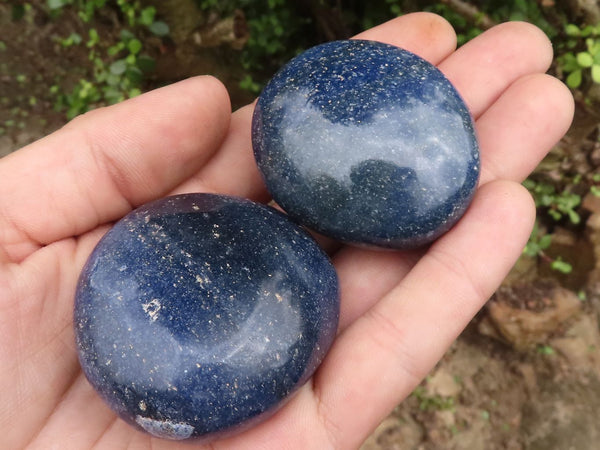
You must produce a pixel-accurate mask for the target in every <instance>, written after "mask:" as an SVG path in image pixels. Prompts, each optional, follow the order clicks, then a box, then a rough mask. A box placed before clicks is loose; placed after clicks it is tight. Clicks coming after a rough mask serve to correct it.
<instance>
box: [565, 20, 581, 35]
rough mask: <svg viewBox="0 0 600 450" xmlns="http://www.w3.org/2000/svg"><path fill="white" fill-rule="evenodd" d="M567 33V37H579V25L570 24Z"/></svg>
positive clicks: (566, 28) (566, 29)
mask: <svg viewBox="0 0 600 450" xmlns="http://www.w3.org/2000/svg"><path fill="white" fill-rule="evenodd" d="M565 33H567V36H572V37H578V36H579V35H580V33H581V30H580V29H579V27H578V26H577V25H574V24H572V23H570V24H568V25H567V26H566V27H565Z"/></svg>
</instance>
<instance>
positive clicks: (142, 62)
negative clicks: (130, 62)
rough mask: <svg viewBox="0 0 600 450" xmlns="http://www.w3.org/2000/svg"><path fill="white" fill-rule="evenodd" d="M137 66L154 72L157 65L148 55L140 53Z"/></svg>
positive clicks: (143, 70) (142, 69) (145, 70)
mask: <svg viewBox="0 0 600 450" xmlns="http://www.w3.org/2000/svg"><path fill="white" fill-rule="evenodd" d="M137 66H138V68H139V69H140V70H141V71H142V72H152V71H153V70H154V68H155V67H156V61H155V60H154V58H152V57H150V56H148V55H140V56H138V58H137Z"/></svg>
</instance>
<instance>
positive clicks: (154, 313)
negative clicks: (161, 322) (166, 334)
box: [142, 298, 162, 322]
mask: <svg viewBox="0 0 600 450" xmlns="http://www.w3.org/2000/svg"><path fill="white" fill-rule="evenodd" d="M142 308H143V309H144V312H145V313H146V314H148V317H150V320H151V321H152V322H155V321H156V319H158V312H159V311H160V309H161V308H162V306H161V304H160V301H159V300H158V299H157V298H155V299H152V300H150V301H149V302H148V303H144V304H143V305H142Z"/></svg>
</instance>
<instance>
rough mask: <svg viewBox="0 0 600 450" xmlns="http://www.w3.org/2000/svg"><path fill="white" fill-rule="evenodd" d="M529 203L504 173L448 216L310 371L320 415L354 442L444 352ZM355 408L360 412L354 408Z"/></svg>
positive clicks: (511, 257) (527, 220) (522, 238)
mask: <svg viewBox="0 0 600 450" xmlns="http://www.w3.org/2000/svg"><path fill="white" fill-rule="evenodd" d="M534 213H535V209H534V207H533V204H532V201H531V198H530V197H529V194H528V193H527V192H526V191H525V189H524V188H523V187H522V186H520V185H518V184H516V183H511V182H491V183H488V184H486V185H485V186H483V187H482V188H481V189H480V190H479V191H478V194H477V196H476V198H475V200H474V202H473V204H472V205H471V207H470V209H469V210H468V211H467V214H466V215H465V216H464V217H463V219H462V220H461V221H460V222H459V223H458V224H457V226H456V227H455V228H454V229H453V230H452V231H451V232H450V233H448V234H447V235H445V236H444V237H443V238H442V239H440V240H439V241H438V242H436V243H435V244H434V245H433V246H432V247H431V248H430V250H429V251H428V252H427V253H426V254H425V256H423V258H422V259H421V260H420V261H419V262H418V263H417V265H416V266H415V267H414V268H413V269H412V270H411V272H410V273H409V274H408V275H407V276H406V277H405V278H404V280H403V281H402V282H401V283H400V284H399V285H398V286H397V287H396V288H394V289H393V290H392V291H390V292H389V294H387V295H386V296H385V297H384V298H383V299H382V300H381V301H380V302H379V303H378V304H376V305H375V306H373V307H372V308H371V309H370V310H369V311H368V312H367V313H365V314H364V315H363V316H361V317H360V318H359V319H357V320H356V321H355V322H354V323H353V324H352V325H351V326H349V327H348V328H347V329H346V330H345V331H344V332H342V334H341V335H340V336H339V337H338V339H337V341H336V342H335V343H334V346H333V348H332V349H331V351H330V353H329V355H328V357H327V358H326V359H325V361H324V363H323V365H322V366H321V368H320V370H319V372H318V373H317V375H316V377H315V380H314V387H315V394H316V395H317V398H318V399H319V403H320V406H321V408H320V411H321V413H322V415H323V417H324V420H325V421H326V422H327V423H329V424H331V426H332V427H333V428H334V429H335V431H336V432H337V430H353V432H352V433H348V432H347V431H346V432H343V433H342V432H341V431H340V432H339V433H336V434H337V436H338V442H337V444H338V446H339V448H353V447H356V446H358V445H360V442H362V440H363V439H364V438H365V437H366V436H367V435H368V434H369V432H371V431H372V429H374V428H375V427H376V426H377V424H378V423H379V422H380V421H381V420H382V419H383V418H384V417H385V416H386V415H387V414H388V413H389V412H390V411H391V410H392V409H393V408H394V407H395V406H396V405H397V403H398V402H400V401H401V400H403V399H404V398H405V397H406V396H407V395H408V394H409V393H410V392H411V391H412V390H413V389H414V387H415V386H416V385H417V384H418V383H419V381H420V380H421V379H422V378H423V377H424V376H425V375H426V374H427V372H428V371H429V370H431V368H432V367H433V366H434V365H435V363H436V362H437V361H438V360H439V359H440V358H441V357H442V356H443V354H444V352H445V351H446V349H447V348H448V347H449V346H450V344H451V343H452V342H453V340H454V339H455V338H456V337H457V336H458V335H459V334H460V332H461V331H462V330H463V329H464V327H465V326H466V325H467V324H468V322H469V321H470V320H471V319H472V318H473V316H474V315H475V314H476V313H477V311H478V310H479V309H480V308H481V307H482V306H483V304H484V303H485V301H486V300H487V299H488V298H489V297H490V296H491V295H492V293H493V292H494V290H495V289H496V288H497V287H498V285H499V284H500V283H501V282H502V280H503V278H504V277H505V276H506V274H507V273H508V271H509V270H510V268H511V267H512V265H513V264H514V261H515V260H516V259H517V258H518V256H519V255H520V253H521V251H522V248H523V246H524V244H525V242H526V241H527V237H528V236H529V233H530V230H531V226H532V224H533V220H534ZM357 411H360V414H356V412H357Z"/></svg>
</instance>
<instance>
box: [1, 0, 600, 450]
mask: <svg viewBox="0 0 600 450" xmlns="http://www.w3.org/2000/svg"><path fill="white" fill-rule="evenodd" d="M30 3H32V4H33V5H34V8H33V10H32V11H30V12H29V13H28V14H26V16H25V17H24V18H23V19H21V20H19V21H16V22H15V21H13V20H12V19H11V8H10V6H9V5H8V4H7V3H5V2H4V3H0V41H1V42H2V43H3V44H4V45H0V156H3V155H6V154H8V153H10V152H12V151H14V150H16V149H18V148H19V147H21V146H23V145H25V144H27V143H29V142H31V141H33V140H35V139H38V138H40V137H42V136H44V135H46V134H48V133H50V132H52V131H53V130H55V129H57V128H58V127H60V126H61V125H62V124H64V123H65V120H66V119H65V116H64V113H63V112H58V111H55V110H54V103H55V96H54V94H53V93H52V92H51V89H50V88H51V86H53V85H55V84H57V83H59V84H60V83H66V84H68V83H69V80H70V79H71V80H73V79H76V78H77V76H80V75H81V74H83V73H84V69H83V68H82V67H83V66H84V65H85V63H86V61H85V58H86V53H85V51H83V52H77V51H76V50H72V49H70V50H69V51H66V50H65V49H64V48H62V47H61V46H60V45H59V44H58V43H57V42H56V39H57V38H64V37H66V36H68V35H69V34H70V32H72V31H78V32H81V30H80V29H79V28H78V27H79V25H78V21H77V20H76V18H75V17H74V16H72V15H69V14H64V15H63V16H62V18H61V20H60V21H55V20H50V18H49V17H48V16H47V15H46V14H44V13H43V11H42V10H41V9H39V8H37V7H35V5H36V2H30ZM38 3H39V2H38ZM96 25H97V27H99V28H101V27H102V26H104V27H105V28H106V30H105V31H106V33H110V32H114V31H111V30H110V29H109V28H108V26H107V25H103V24H96ZM171 45H172V46H173V48H175V49H176V52H175V53H177V51H179V52H180V54H184V55H185V54H186V52H185V51H184V50H185V49H183V48H179V49H178V48H177V46H178V45H179V42H178V41H177V39H174V42H172V43H171ZM181 52H182V53H181ZM192 53H193V54H194V55H195V56H190V55H191V54H192ZM205 56H206V55H205ZM187 57H192V58H196V59H195V60H194V61H192V62H191V63H190V65H189V67H188V68H187V69H182V70H181V71H180V73H178V74H177V77H184V76H188V75H192V74H193V73H195V72H196V73H197V72H199V71H203V70H205V71H208V72H210V71H211V70H214V72H215V73H217V74H220V73H221V74H222V73H223V71H222V70H221V71H220V69H218V68H217V67H216V66H215V65H214V61H209V63H206V62H202V61H200V60H199V59H198V58H199V57H198V53H197V52H188V53H187ZM162 58H163V59H162V60H161V59H159V60H158V68H159V73H160V68H161V67H172V66H173V64H174V62H177V58H178V56H177V54H174V53H169V52H167V54H166V55H164V56H163V57H162ZM200 59H202V58H200ZM204 61H206V58H205V59H204ZM190 67H191V68H190ZM169 81H172V80H169V79H167V78H165V77H163V78H162V79H158V80H155V83H156V84H160V83H165V82H169ZM225 82H226V83H227V84H228V85H229V86H230V87H231V89H232V91H234V92H235V97H236V99H237V100H236V101H237V102H239V103H240V104H241V102H243V101H246V100H249V96H248V95H247V94H244V93H240V92H239V89H238V88H237V84H236V79H235V77H233V78H232V79H229V80H225ZM584 116H585V115H584ZM587 117H588V122H589V115H588V116H587ZM582 128H583V129H585V130H586V131H585V132H583V133H582V132H581V129H582ZM597 128H598V125H597V123H595V122H594V121H593V120H592V122H591V126H590V123H587V124H586V125H585V126H583V125H582V126H578V123H576V124H575V126H574V130H575V131H573V134H577V136H575V137H573V136H571V137H570V138H567V139H566V140H565V142H563V144H562V145H563V146H565V145H567V146H570V149H569V152H571V153H573V152H575V153H578V154H579V153H580V154H581V155H580V156H581V157H582V158H584V159H585V158H588V156H589V155H588V154H587V153H591V152H593V151H597V150H598V148H597V134H594V133H597ZM0 182H1V180H0ZM583 219H584V220H583V225H582V226H581V227H579V229H577V230H572V229H568V228H567V229H565V230H558V231H559V232H560V233H562V234H560V235H561V236H562V238H561V239H558V240H556V243H555V244H554V245H553V248H550V249H549V250H548V253H549V254H552V252H553V251H554V252H556V253H557V254H561V255H563V254H564V255H569V254H571V255H572V256H573V257H574V259H575V260H577V259H581V260H582V261H583V262H582V263H581V264H579V265H576V266H575V270H574V272H573V273H572V274H570V275H568V276H557V274H555V273H553V272H552V271H549V270H548V269H547V267H546V266H547V265H544V262H543V261H536V260H534V259H532V258H530V257H526V256H524V257H523V258H522V259H521V260H520V261H519V263H518V264H517V265H516V266H515V269H514V270H513V273H511V275H510V276H509V277H508V278H507V280H506V282H505V284H504V286H503V287H502V288H501V289H500V290H499V291H498V292H497V294H496V295H495V296H494V297H493V298H492V299H491V300H490V302H489V303H488V305H487V306H486V308H485V309H484V310H483V311H482V312H481V313H480V314H479V315H478V316H477V317H476V318H475V319H474V320H473V322H472V323H471V324H470V325H469V327H468V328H467V330H465V332H464V333H463V335H462V336H461V337H460V338H459V339H458V340H457V341H456V342H455V343H454V345H453V346H452V348H451V349H450V350H449V351H448V353H447V354H446V355H445V357H444V358H443V360H442V361H441V362H440V363H439V364H438V366H437V367H436V368H435V370H433V371H432V372H431V374H430V375H429V376H428V377H427V379H426V380H425V381H424V382H423V383H422V385H421V386H420V387H419V388H418V389H417V390H415V392H414V393H413V394H412V395H411V396H410V397H409V398H408V399H407V400H406V401H405V402H403V403H402V404H401V405H399V406H398V407H397V408H396V410H395V411H394V412H393V413H392V414H391V415H390V416H389V417H388V418H387V419H386V420H385V421H384V422H383V423H382V424H381V425H380V426H379V428H378V429H377V430H376V431H375V433H374V434H373V435H372V436H371V437H370V438H369V439H368V440H367V441H366V442H365V443H364V445H363V447H362V448H363V450H394V449H398V450H410V449H415V450H417V449H419V450H430V449H431V450H433V449H457V450H458V449H465V450H466V449H468V450H477V449H482V450H483V449H485V450H494V449H510V450H517V449H531V450H538V449H539V450H570V449H574V450H593V449H596V448H600V447H599V446H600V444H599V442H600V331H599V327H598V321H599V317H600V200H599V201H597V200H595V199H594V198H586V202H585V210H584V215H583ZM555 231H556V230H555ZM581 255H585V257H582V258H580V256H581Z"/></svg>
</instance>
